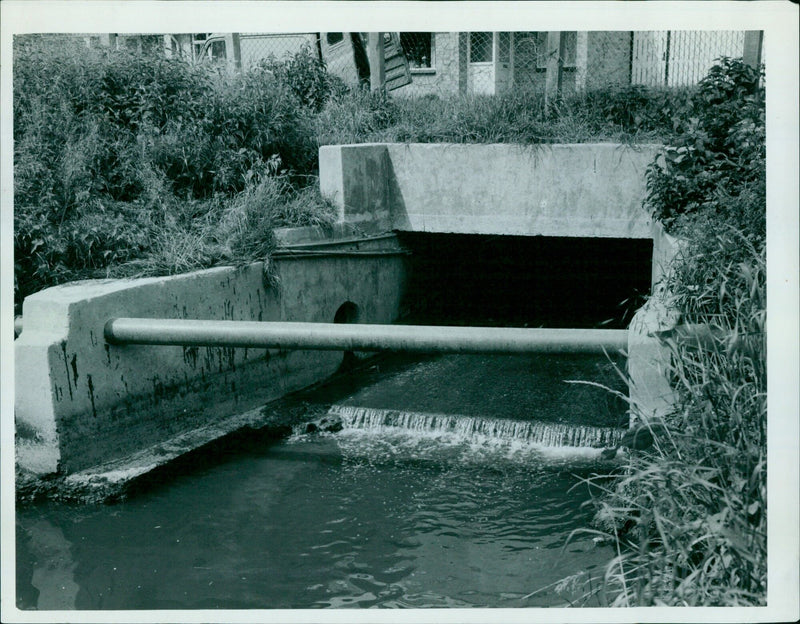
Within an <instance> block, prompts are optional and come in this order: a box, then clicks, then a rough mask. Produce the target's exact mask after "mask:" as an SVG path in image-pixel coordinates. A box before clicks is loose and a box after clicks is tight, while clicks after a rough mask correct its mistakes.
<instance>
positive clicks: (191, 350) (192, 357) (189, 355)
mask: <svg viewBox="0 0 800 624" xmlns="http://www.w3.org/2000/svg"><path fill="white" fill-rule="evenodd" d="M199 352H200V348H199V347H184V348H183V363H184V364H187V365H189V366H191V367H192V369H193V370H194V369H196V368H197V355H198V353H199Z"/></svg>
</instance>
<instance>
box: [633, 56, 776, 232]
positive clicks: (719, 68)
mask: <svg viewBox="0 0 800 624" xmlns="http://www.w3.org/2000/svg"><path fill="white" fill-rule="evenodd" d="M761 77H762V76H761V73H760V72H758V71H756V70H754V69H753V68H752V67H750V66H749V65H747V64H745V63H743V62H742V61H741V60H737V59H728V58H724V59H721V61H720V63H719V64H717V65H715V66H714V67H713V68H712V69H711V71H710V72H709V74H708V76H706V77H705V78H704V79H703V80H702V81H701V82H700V85H699V89H698V92H697V94H696V95H695V97H694V98H693V100H692V105H691V109H690V111H689V115H688V117H687V118H684V119H682V120H678V121H679V123H678V124H676V126H677V127H676V129H677V132H678V134H677V136H676V138H675V140H674V141H673V142H672V146H671V147H668V148H666V149H665V151H664V156H663V159H661V160H659V161H657V162H655V163H653V164H652V165H651V166H650V167H649V168H648V171H647V187H648V205H649V207H650V209H651V210H652V211H653V214H654V216H655V217H656V218H657V219H659V220H660V221H661V222H662V223H663V224H664V225H665V226H666V227H667V228H668V229H673V228H676V227H678V226H679V222H680V218H681V216H682V215H691V214H695V213H700V212H704V213H708V214H712V215H719V216H721V217H722V218H723V219H725V220H733V221H734V222H735V225H736V226H737V227H740V228H743V229H746V230H748V231H752V234H753V235H756V236H758V235H761V233H762V231H763V228H764V227H765V220H764V213H763V211H759V209H758V206H759V203H758V202H749V201H743V202H738V203H737V202H736V198H738V197H739V196H740V195H754V196H758V197H760V196H764V194H765V190H764V184H765V171H766V165H765V157H766V148H765V136H766V134H765V108H764V88H763V87H762V86H761ZM747 206H755V207H756V210H757V212H755V213H750V212H749V211H747V210H743V208H745V207H747ZM723 212H727V213H728V214H724V215H723V214H722V213H723Z"/></svg>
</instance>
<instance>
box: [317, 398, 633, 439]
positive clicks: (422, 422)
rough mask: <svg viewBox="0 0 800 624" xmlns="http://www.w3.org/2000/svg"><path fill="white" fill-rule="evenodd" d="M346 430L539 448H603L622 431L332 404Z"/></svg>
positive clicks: (610, 428) (331, 412)
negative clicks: (510, 442) (440, 436)
mask: <svg viewBox="0 0 800 624" xmlns="http://www.w3.org/2000/svg"><path fill="white" fill-rule="evenodd" d="M329 413H330V414H331V415H334V416H339V417H340V418H341V419H342V423H343V425H344V426H345V428H350V429H368V430H371V431H379V432H380V431H392V430H403V429H404V430H407V431H415V432H423V433H430V434H437V433H438V434H448V435H450V434H455V435H460V436H462V437H465V438H467V439H480V438H489V439H499V440H513V441H519V442H525V443H527V444H533V445H538V446H552V447H594V448H606V447H613V446H616V445H617V444H618V442H619V441H620V439H621V438H622V434H623V433H624V430H621V429H617V428H613V427H589V426H582V425H569V424H563V423H548V422H541V421H531V420H513V419H508V418H502V419H501V418H483V417H474V416H464V415H458V414H428V413H419V412H404V411H400V410H388V409H376V408H370V407H353V406H349V405H333V406H331V409H330V411H329Z"/></svg>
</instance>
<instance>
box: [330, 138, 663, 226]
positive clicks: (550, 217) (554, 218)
mask: <svg viewBox="0 0 800 624" xmlns="http://www.w3.org/2000/svg"><path fill="white" fill-rule="evenodd" d="M659 149H660V146H657V145H643V146H636V147H628V146H622V145H616V144H609V143H598V144H574V145H531V146H520V145H510V144H495V145H478V144H476V145H454V144H397V143H388V144H363V145H332V146H324V147H322V148H320V189H321V191H322V193H323V195H325V196H326V197H328V198H329V199H330V200H331V201H333V202H334V203H335V204H336V205H337V206H338V207H339V219H340V221H342V222H346V223H350V224H355V225H357V226H358V227H361V228H363V229H365V230H368V231H385V230H388V229H394V230H399V231H414V232H445V233H485V234H517V235H529V236H570V237H611V238H651V237H652V235H653V234H652V222H651V220H650V216H649V215H648V214H647V213H646V212H645V210H644V209H643V208H642V201H643V200H644V197H645V171H646V168H647V165H648V164H649V163H650V162H651V161H652V160H653V158H654V156H655V154H656V153H657V152H658V150H659Z"/></svg>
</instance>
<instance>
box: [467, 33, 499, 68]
mask: <svg viewBox="0 0 800 624" xmlns="http://www.w3.org/2000/svg"><path fill="white" fill-rule="evenodd" d="M492 39H493V37H492V33H490V32H471V33H470V34H469V62H470V63H491V62H492V60H494V55H493V53H492V52H493V47H492Z"/></svg>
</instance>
